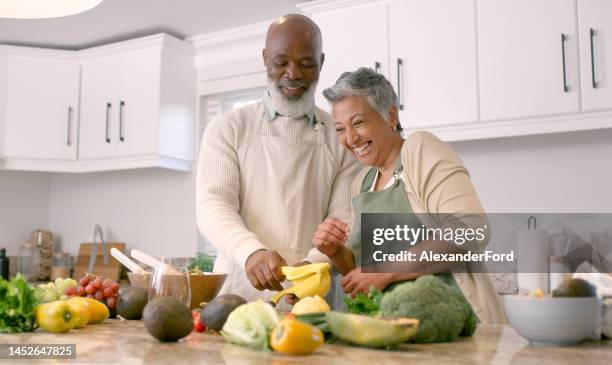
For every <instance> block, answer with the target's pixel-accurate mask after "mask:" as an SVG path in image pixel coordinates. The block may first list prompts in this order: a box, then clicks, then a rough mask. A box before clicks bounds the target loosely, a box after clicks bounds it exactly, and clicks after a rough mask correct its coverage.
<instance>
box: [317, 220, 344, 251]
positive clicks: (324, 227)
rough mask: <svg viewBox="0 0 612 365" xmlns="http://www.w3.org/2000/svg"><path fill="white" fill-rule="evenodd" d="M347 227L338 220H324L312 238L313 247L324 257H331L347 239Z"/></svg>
mask: <svg viewBox="0 0 612 365" xmlns="http://www.w3.org/2000/svg"><path fill="white" fill-rule="evenodd" d="M348 232H349V226H348V224H346V223H345V222H343V221H341V220H340V219H338V218H332V217H329V218H326V219H325V220H324V221H323V223H321V224H319V227H318V228H317V231H316V232H315V234H314V237H313V238H312V243H313V244H314V246H315V247H316V248H317V249H318V250H319V251H320V252H321V253H322V254H324V255H327V256H328V257H331V256H333V255H334V254H336V252H337V251H338V248H340V247H342V246H344V243H345V242H346V240H347V239H348Z"/></svg>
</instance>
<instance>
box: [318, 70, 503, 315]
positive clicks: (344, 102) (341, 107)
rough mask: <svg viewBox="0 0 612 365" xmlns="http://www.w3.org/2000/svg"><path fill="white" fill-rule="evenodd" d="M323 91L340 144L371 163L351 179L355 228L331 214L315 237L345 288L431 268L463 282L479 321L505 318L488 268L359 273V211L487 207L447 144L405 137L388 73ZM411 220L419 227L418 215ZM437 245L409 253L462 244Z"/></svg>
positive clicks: (361, 74) (416, 267)
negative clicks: (457, 270)
mask: <svg viewBox="0 0 612 365" xmlns="http://www.w3.org/2000/svg"><path fill="white" fill-rule="evenodd" d="M323 95H324V96H325V98H326V99H327V100H328V101H329V102H330V103H331V106H332V115H333V118H334V121H335V128H336V131H337V133H338V137H339V141H340V143H341V144H342V145H343V146H344V148H346V149H347V150H349V151H350V152H351V153H352V154H353V155H354V156H355V157H356V158H357V159H358V160H359V161H360V162H361V164H363V165H364V166H365V168H364V169H363V170H362V171H361V173H359V174H358V175H357V177H356V178H355V180H354V182H353V201H352V202H353V213H354V219H353V226H352V227H350V229H349V227H348V225H347V224H346V223H345V222H343V221H341V220H339V219H336V218H328V219H326V220H325V221H324V222H323V223H322V224H321V225H319V227H318V230H317V232H316V233H315V236H314V238H313V243H314V245H315V246H316V247H317V248H318V249H319V251H321V252H322V253H324V254H325V255H327V256H328V257H329V258H330V259H331V260H332V262H333V263H334V265H335V266H336V268H337V270H338V271H340V273H341V274H343V275H344V278H343V279H342V281H341V284H342V286H343V289H344V292H345V293H349V294H351V295H355V294H357V293H359V292H367V291H368V289H369V288H370V287H371V286H373V287H375V288H377V289H379V290H384V289H385V288H386V287H387V286H389V285H390V284H391V283H395V282H401V281H405V280H411V279H415V278H416V277H418V276H420V275H423V274H425V273H432V271H433V273H436V275H437V276H439V277H440V278H441V279H442V280H444V281H445V282H447V283H448V284H451V285H457V286H459V288H460V289H461V291H462V293H463V294H464V297H465V298H466V300H467V301H468V302H469V303H470V305H471V306H472V309H473V310H474V312H475V313H476V315H477V316H478V318H479V320H480V322H482V323H503V322H504V321H505V318H504V315H503V311H502V310H501V307H500V304H499V301H498V298H497V295H496V293H495V291H494V289H493V286H492V284H491V282H490V279H489V277H488V274H486V273H479V274H478V273H470V272H454V273H453V274H451V273H450V271H451V269H453V267H452V266H450V265H451V264H448V263H426V264H424V263H419V262H406V263H402V265H412V266H407V267H404V268H403V269H402V270H401V272H389V273H365V272H362V271H361V268H360V267H358V266H359V263H360V257H359V255H360V252H361V251H360V246H361V222H360V221H361V220H360V215H361V213H381V212H385V213H415V214H416V215H415V216H414V218H417V215H418V216H419V217H420V215H419V213H450V214H453V215H457V214H462V213H466V214H468V213H469V214H473V213H481V214H480V216H481V217H484V211H483V208H482V206H481V204H480V201H479V199H478V196H477V195H476V192H475V191H474V187H473V186H472V183H471V181H470V177H469V175H468V172H467V170H466V168H465V167H464V166H463V164H462V162H461V160H460V159H459V158H458V157H457V155H456V154H455V152H454V151H453V150H452V149H451V147H450V146H449V145H447V144H445V143H444V142H442V141H440V140H439V139H437V138H436V137H435V136H433V135H432V134H430V133H428V132H422V131H420V132H414V133H412V134H410V135H409V136H408V137H407V138H406V139H404V138H403V137H402V135H401V134H400V131H401V126H400V123H399V120H398V112H397V108H396V103H397V96H396V94H395V92H394V90H393V87H392V86H391V84H390V83H389V81H387V80H386V79H385V77H384V76H382V75H380V74H378V73H376V72H374V71H373V70H371V69H368V68H360V69H358V70H357V71H355V72H346V73H344V74H342V75H341V76H340V78H339V79H338V80H337V81H336V83H335V85H333V86H332V87H330V88H328V89H326V90H325V91H323ZM413 222H415V225H416V224H419V226H420V221H419V220H418V219H413ZM349 232H350V234H349ZM345 243H347V244H345ZM437 243H438V242H420V243H419V244H418V245H416V246H414V247H413V248H412V249H411V251H415V252H417V251H420V250H433V251H437V252H455V251H461V250H462V249H461V248H459V247H457V246H456V245H453V244H447V245H445V246H444V245H439V244H437ZM436 244H437V245H436ZM423 265H430V267H428V268H426V267H424V266H423ZM431 266H433V268H432V267H431ZM394 271H397V270H394Z"/></svg>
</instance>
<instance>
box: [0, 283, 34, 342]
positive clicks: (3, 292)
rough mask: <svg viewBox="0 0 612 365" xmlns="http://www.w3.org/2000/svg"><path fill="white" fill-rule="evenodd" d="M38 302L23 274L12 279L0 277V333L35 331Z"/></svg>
mask: <svg viewBox="0 0 612 365" xmlns="http://www.w3.org/2000/svg"><path fill="white" fill-rule="evenodd" d="M37 304H38V303H37V300H36V297H35V296H34V290H33V289H32V288H31V287H30V284H28V282H27V281H26V280H25V278H24V277H23V276H22V275H21V274H17V276H15V277H14V278H13V279H11V280H10V281H7V280H3V279H0V333H15V332H32V331H34V329H36V318H35V317H34V308H35V307H36V305H37Z"/></svg>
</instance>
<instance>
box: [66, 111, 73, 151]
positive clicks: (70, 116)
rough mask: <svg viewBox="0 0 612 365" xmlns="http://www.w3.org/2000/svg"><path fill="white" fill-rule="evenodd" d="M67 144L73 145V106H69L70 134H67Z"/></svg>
mask: <svg viewBox="0 0 612 365" xmlns="http://www.w3.org/2000/svg"><path fill="white" fill-rule="evenodd" d="M66 145H68V146H72V107H71V106H69V107H68V135H67V136H66Z"/></svg>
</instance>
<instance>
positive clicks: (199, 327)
mask: <svg viewBox="0 0 612 365" xmlns="http://www.w3.org/2000/svg"><path fill="white" fill-rule="evenodd" d="M191 316H192V317H193V330H194V331H196V332H204V331H206V326H205V325H203V324H202V322H201V321H200V311H199V310H197V309H196V310H193V311H191Z"/></svg>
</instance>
